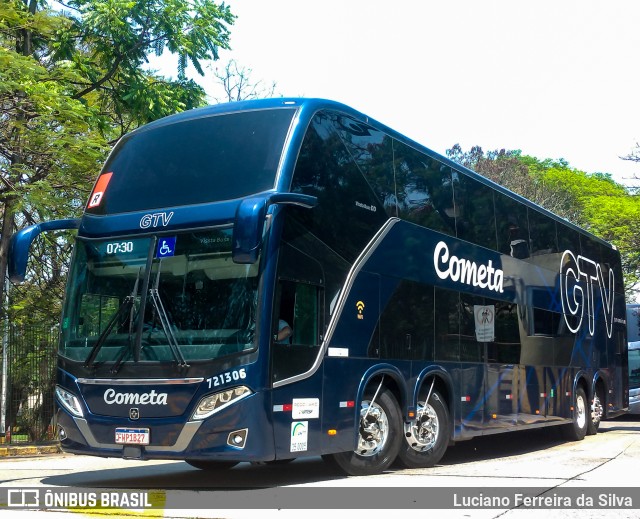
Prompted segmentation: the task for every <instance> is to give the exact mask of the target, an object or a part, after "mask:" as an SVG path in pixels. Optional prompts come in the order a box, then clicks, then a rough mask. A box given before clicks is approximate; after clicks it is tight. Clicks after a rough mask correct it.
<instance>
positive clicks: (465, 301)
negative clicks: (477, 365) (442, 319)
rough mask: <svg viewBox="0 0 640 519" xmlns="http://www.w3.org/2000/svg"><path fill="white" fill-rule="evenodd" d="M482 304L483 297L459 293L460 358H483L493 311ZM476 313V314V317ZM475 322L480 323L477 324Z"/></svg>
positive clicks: (470, 360) (477, 359)
mask: <svg viewBox="0 0 640 519" xmlns="http://www.w3.org/2000/svg"><path fill="white" fill-rule="evenodd" d="M485 310H489V309H488V308H487V307H486V306H485V305H484V298H483V297H477V296H471V295H468V294H460V360H462V361H467V362H481V361H482V359H483V358H484V343H485V342H486V340H487V339H489V338H490V337H486V336H485V335H486V331H487V330H490V328H491V326H492V323H493V311H485ZM476 313H477V314H478V316H477V318H476ZM476 323H482V324H479V325H477V324H476Z"/></svg>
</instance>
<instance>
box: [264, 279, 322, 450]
mask: <svg viewBox="0 0 640 519" xmlns="http://www.w3.org/2000/svg"><path fill="white" fill-rule="evenodd" d="M322 301H323V290H322V287H320V286H318V285H313V284H310V283H304V282H299V281H291V280H285V279H281V280H280V281H279V283H278V289H277V293H276V301H275V306H274V308H275V309H276V312H275V315H274V319H273V322H272V333H271V380H272V383H273V386H274V389H273V392H272V411H273V413H272V416H273V427H274V435H275V449H276V459H291V458H295V457H296V456H297V455H298V454H301V455H302V454H310V453H311V452H310V451H313V452H319V449H320V433H321V427H320V426H321V423H320V416H321V415H320V405H321V401H320V399H321V396H322V370H320V369H319V370H317V371H316V372H315V373H314V374H313V375H311V376H309V377H303V375H304V374H305V373H307V372H309V371H310V370H311V368H312V367H313V366H314V363H315V362H316V360H317V358H318V355H319V352H320V342H321V336H320V332H321V329H320V317H319V316H320V312H321V306H322ZM296 379H300V380H296Z"/></svg>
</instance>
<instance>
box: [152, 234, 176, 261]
mask: <svg viewBox="0 0 640 519" xmlns="http://www.w3.org/2000/svg"><path fill="white" fill-rule="evenodd" d="M175 250H176V237H175V236H170V237H168V238H166V237H165V238H158V247H157V249H156V258H168V257H170V256H173V255H174V254H175Z"/></svg>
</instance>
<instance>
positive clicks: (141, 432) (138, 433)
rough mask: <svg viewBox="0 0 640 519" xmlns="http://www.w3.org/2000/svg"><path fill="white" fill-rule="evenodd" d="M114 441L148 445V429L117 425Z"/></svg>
mask: <svg viewBox="0 0 640 519" xmlns="http://www.w3.org/2000/svg"><path fill="white" fill-rule="evenodd" d="M116 443H121V444H126V445H149V429H131V428H129V427H117V428H116Z"/></svg>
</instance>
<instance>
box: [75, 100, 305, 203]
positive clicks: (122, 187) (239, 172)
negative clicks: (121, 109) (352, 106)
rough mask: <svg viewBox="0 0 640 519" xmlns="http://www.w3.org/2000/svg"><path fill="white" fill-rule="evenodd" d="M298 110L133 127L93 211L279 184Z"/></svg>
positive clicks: (233, 194) (216, 197)
mask: <svg viewBox="0 0 640 519" xmlns="http://www.w3.org/2000/svg"><path fill="white" fill-rule="evenodd" d="M294 113H295V109H291V108H279V109H270V110H254V111H247V112H237V113H230V114H223V115H212V116H207V117H200V118H195V119H189V120H179V121H177V122H175V123H169V124H165V125H161V126H155V127H151V128H149V129H142V130H141V131H138V132H135V133H132V134H130V135H129V136H126V137H124V138H123V139H122V141H121V142H120V143H119V144H118V146H117V147H116V148H115V150H114V151H113V153H112V154H111V156H110V157H109V160H108V161H107V163H106V164H105V167H104V169H103V176H106V175H104V174H105V173H111V175H110V178H109V179H108V182H104V183H103V184H106V186H104V185H103V186H102V187H101V190H103V191H104V194H103V195H102V196H101V198H98V202H97V203H92V202H91V201H90V203H89V207H87V212H88V213H91V214H115V213H124V212H130V211H143V210H148V209H157V208H162V207H173V206H181V205H191V204H202V203H208V202H217V201H221V200H233V199H236V198H242V197H245V196H247V195H250V194H253V193H259V192H261V191H265V190H267V189H272V188H273V187H274V184H275V178H276V173H277V170H278V164H279V163H280V157H281V155H282V149H283V147H284V142H285V139H286V137H287V133H288V131H289V126H290V125H291V120H292V118H293V115H294ZM96 189H97V188H96ZM94 195H95V193H94ZM93 198H94V196H92V200H93Z"/></svg>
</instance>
